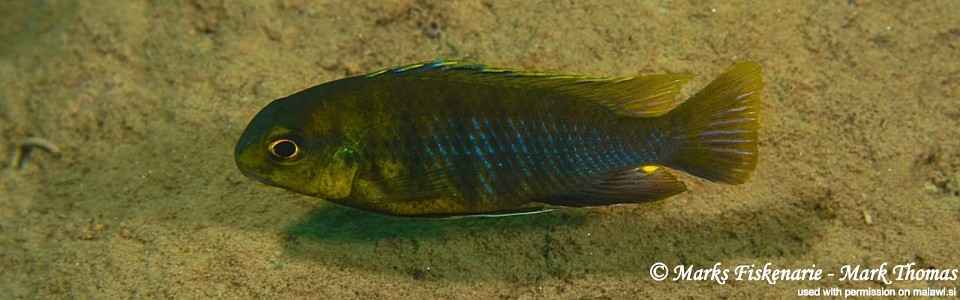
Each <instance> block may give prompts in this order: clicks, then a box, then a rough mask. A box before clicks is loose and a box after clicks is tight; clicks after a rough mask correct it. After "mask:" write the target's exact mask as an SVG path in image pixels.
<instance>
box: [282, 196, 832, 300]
mask: <svg viewBox="0 0 960 300" xmlns="http://www.w3.org/2000/svg"><path fill="white" fill-rule="evenodd" d="M811 203H813V202H811V201H807V200H804V199H802V198H797V199H796V200H794V203H790V202H785V203H783V206H782V207H779V208H774V209H764V210H760V211H733V212H724V213H721V214H718V215H716V218H703V219H698V220H667V219H664V218H663V217H657V216H658V209H660V207H657V206H658V204H649V205H642V206H639V208H643V210H638V211H637V213H636V214H634V212H630V211H628V212H625V213H623V212H621V213H620V214H613V215H611V214H609V211H607V212H604V211H602V210H597V211H591V210H589V209H563V210H558V211H553V212H548V213H542V214H535V215H526V216H513V217H498V218H457V219H408V218H397V217H390V216H383V215H377V214H371V213H366V212H362V211H358V210H354V209H350V208H345V207H341V206H338V205H324V206H321V207H318V208H316V209H314V210H313V211H312V212H311V213H310V214H309V215H308V216H306V217H305V218H304V219H303V220H301V221H300V222H298V223H296V224H293V225H291V226H288V227H287V228H286V230H285V233H284V234H285V245H284V246H285V249H286V253H287V255H289V256H290V257H293V258H295V259H304V260H310V261H315V262H317V263H319V264H324V265H330V266H335V267H338V268H352V269H360V270H366V271H370V272H375V273H381V274H394V275H396V276H409V277H410V278H413V279H415V280H452V281H491V280H502V281H507V282H514V283H532V282H538V281H541V280H545V279H551V278H560V279H569V278H575V277H580V276H585V275H589V274H601V275H607V276H611V275H612V276H630V277H632V278H638V279H640V278H644V279H646V278H648V277H647V276H649V275H647V274H649V268H650V266H651V265H652V264H653V263H656V262H663V263H666V264H667V265H669V266H675V265H678V264H684V265H691V264H693V265H695V266H697V267H702V268H710V267H712V266H713V264H715V263H717V262H721V263H723V264H724V265H725V266H730V265H732V264H733V263H734V261H735V260H741V261H742V260H746V261H748V262H750V263H759V264H760V265H762V264H763V263H765V262H768V261H774V262H776V261H778V260H779V259H781V258H785V257H801V256H803V255H805V254H806V252H807V251H808V250H809V249H810V248H811V245H812V244H815V243H816V241H817V240H818V237H819V236H820V235H821V234H822V232H823V228H824V227H825V226H828V224H829V223H830V222H833V221H832V219H835V218H836V216H834V215H833V214H832V213H831V212H829V211H824V209H823V207H822V205H818V204H816V203H813V204H811Z"/></svg>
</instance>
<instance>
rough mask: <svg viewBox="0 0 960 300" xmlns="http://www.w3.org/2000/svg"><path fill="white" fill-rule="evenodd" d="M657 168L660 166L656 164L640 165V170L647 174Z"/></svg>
mask: <svg viewBox="0 0 960 300" xmlns="http://www.w3.org/2000/svg"><path fill="white" fill-rule="evenodd" d="M657 170H660V167H658V166H642V167H640V171H643V172H644V173H647V174H650V173H653V172H656V171H657Z"/></svg>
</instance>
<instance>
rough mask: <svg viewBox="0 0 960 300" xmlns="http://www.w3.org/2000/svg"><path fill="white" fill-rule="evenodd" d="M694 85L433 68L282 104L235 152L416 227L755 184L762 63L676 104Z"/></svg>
mask: <svg viewBox="0 0 960 300" xmlns="http://www.w3.org/2000/svg"><path fill="white" fill-rule="evenodd" d="M693 76H694V75H691V74H662V75H646V76H637V77H623V78H593V77H584V76H575V75H559V74H548V73H532V72H522V71H516V70H510V69H500V68H492V67H487V66H484V65H480V64H474V63H471V62H462V61H435V62H427V63H419V64H412V65H407V66H401V67H396V68H390V69H385V70H381V71H377V72H373V73H370V74H367V75H361V76H355V77H349V78H344V79H340V80H336V81H331V82H327V83H323V84H320V85H317V86H314V87H312V88H309V89H306V90H304V91H301V92H298V93H296V94H293V95H291V96H288V97H285V98H281V99H278V100H276V101H273V102H272V103H270V104H269V105H267V106H266V107H264V108H263V110H261V111H260V112H259V113H258V114H257V115H256V116H255V117H254V118H253V120H252V121H250V124H249V125H248V126H247V128H246V129H245V130H244V132H243V134H242V135H241V136H240V140H239V141H238V142H237V146H236V149H235V158H236V163H237V166H238V167H239V168H240V170H241V171H242V172H243V174H245V175H246V176H248V177H251V178H253V179H254V180H256V181H259V182H262V183H265V184H268V185H272V186H277V187H282V188H285V189H288V190H292V191H295V192H298V193H301V194H305V195H309V196H315V197H320V198H324V199H327V200H329V201H332V202H335V203H339V204H342V205H346V206H351V207H354V208H358V209H363V210H367V211H373V212H378V213H383V214H390V215H400V216H419V217H440V216H455V215H490V214H509V213H524V212H534V211H540V210H544V209H549V208H551V207H555V206H573V207H583V206H599V205H611V204H620V203H639V202H646V201H654V200H660V199H664V198H667V197H670V196H673V195H676V194H678V193H681V192H683V191H685V190H686V186H685V185H684V184H683V182H680V181H678V180H677V178H676V177H674V176H673V175H672V174H670V173H669V172H668V171H666V170H665V169H664V168H663V167H668V168H671V169H676V170H680V171H683V172H686V173H689V174H692V175H695V176H698V177H702V178H705V179H708V180H711V181H715V182H722V183H729V184H740V183H743V182H745V181H746V180H747V179H748V178H749V176H750V173H751V172H752V171H753V170H754V168H755V167H756V164H757V130H758V129H759V126H760V123H759V120H760V119H759V115H758V112H759V109H760V93H761V90H762V89H763V81H762V79H761V77H760V65H758V64H757V63H755V62H744V63H740V64H737V65H735V66H733V67H731V68H730V69H729V70H727V71H726V72H725V73H723V74H722V75H720V76H719V77H718V78H717V79H716V80H714V81H713V82H711V83H710V84H709V85H707V87H705V88H704V89H703V90H701V91H700V92H698V93H697V94H696V95H694V96H693V97H691V98H690V99H688V100H686V101H684V102H683V103H680V104H679V105H677V104H676V98H677V97H676V96H677V93H678V92H679V90H680V87H681V86H682V85H683V84H685V83H686V82H687V81H688V80H689V79H690V78H692V77H693Z"/></svg>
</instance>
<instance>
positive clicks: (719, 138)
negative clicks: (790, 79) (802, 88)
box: [665, 62, 763, 184]
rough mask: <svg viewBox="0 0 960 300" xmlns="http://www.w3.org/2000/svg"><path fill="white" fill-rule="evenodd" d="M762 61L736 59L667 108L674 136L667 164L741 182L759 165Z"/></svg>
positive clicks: (725, 180)
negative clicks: (682, 99)
mask: <svg viewBox="0 0 960 300" xmlns="http://www.w3.org/2000/svg"><path fill="white" fill-rule="evenodd" d="M762 89H763V79H762V78H760V65H759V64H757V63H756V62H743V63H739V64H737V65H734V66H733V67H731V68H730V69H729V70H727V71H726V72H725V73H723V74H722V75H720V77H718V78H717V79H715V80H714V81H713V82H711V83H710V84H709V85H707V87H706V88H704V89H703V90H701V91H700V92H698V93H697V94H696V95H694V96H693V97H691V98H690V99H688V100H687V101H685V102H683V103H682V104H680V105H679V106H677V108H675V109H673V110H671V111H670V112H669V113H667V114H666V117H667V118H668V122H669V123H670V125H669V126H670V132H672V134H673V136H674V140H675V141H676V144H675V145H676V149H677V151H676V152H675V154H674V155H673V156H672V157H671V158H670V159H669V160H668V161H667V162H666V163H665V165H667V166H668V167H671V168H674V169H678V170H681V171H684V172H687V173H689V174H692V175H695V176H698V177H703V178H706V179H708V180H710V181H716V182H723V183H731V184H740V183H744V182H746V181H747V179H749V178H750V173H751V172H753V170H754V168H756V166H757V130H758V129H759V128H760V115H759V111H760V93H761V90H762Z"/></svg>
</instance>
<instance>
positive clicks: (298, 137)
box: [234, 99, 360, 200]
mask: <svg viewBox="0 0 960 300" xmlns="http://www.w3.org/2000/svg"><path fill="white" fill-rule="evenodd" d="M295 100H296V99H279V100H276V101H274V102H272V103H271V104H269V105H267V107H265V108H264V109H263V110H261V111H260V112H259V113H258V114H257V115H256V116H255V117H254V118H253V120H252V121H250V124H249V125H247V128H246V129H244V131H243V134H241V136H240V139H239V140H238V141H237V145H236V147H235V148H234V159H235V161H236V164H237V168H239V169H240V171H241V172H242V173H243V174H244V175H246V176H247V177H250V178H251V179H253V180H255V181H258V182H261V183H264V184H267V185H270V186H275V187H281V188H284V189H287V190H291V191H294V192H297V193H301V194H304V195H309V196H314V197H319V198H324V199H328V200H335V199H341V198H345V197H347V196H349V195H350V192H351V187H352V185H353V181H354V177H355V176H356V174H357V170H358V169H359V165H360V162H359V156H358V154H357V153H356V151H355V150H354V147H351V146H350V145H348V143H347V141H346V139H344V138H343V134H341V133H338V132H337V130H336V128H335V127H334V126H332V125H331V124H329V123H330V122H331V120H330V118H325V117H324V114H325V113H324V112H323V111H316V110H309V109H303V108H302V107H299V106H298V105H297V104H298V103H300V102H298V101H295Z"/></svg>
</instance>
